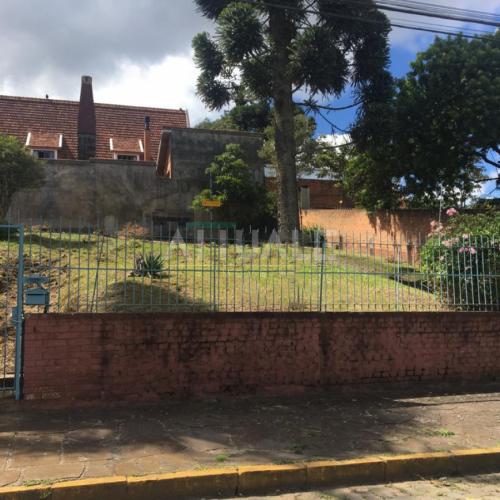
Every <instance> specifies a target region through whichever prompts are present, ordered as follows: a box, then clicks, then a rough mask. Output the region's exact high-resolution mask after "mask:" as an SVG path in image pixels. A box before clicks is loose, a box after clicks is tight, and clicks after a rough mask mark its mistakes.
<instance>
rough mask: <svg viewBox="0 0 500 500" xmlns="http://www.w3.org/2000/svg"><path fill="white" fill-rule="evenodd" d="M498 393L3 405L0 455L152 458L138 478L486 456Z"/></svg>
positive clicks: (346, 393)
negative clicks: (429, 455)
mask: <svg viewBox="0 0 500 500" xmlns="http://www.w3.org/2000/svg"><path fill="white" fill-rule="evenodd" d="M490 391H491V392H490ZM498 391H500V386H499V384H498V383H497V384H496V385H491V386H485V385H482V386H480V387H472V386H468V387H467V386H465V387H463V388H459V389H458V390H457V388H456V387H455V388H454V389H453V388H452V387H451V386H448V387H443V389H442V390H436V389H435V388H434V389H433V390H432V392H431V390H430V389H425V388H423V387H422V388H420V389H418V390H416V391H411V390H408V389H407V390H397V391H396V390H393V391H387V390H380V391H377V390H373V389H372V388H370V390H368V389H367V390H365V391H362V392H359V391H353V390H347V389H345V390H341V389H339V388H330V389H328V390H324V391H310V392H308V394H307V395H301V396H294V397H292V396H289V397H286V396H281V397H264V396H256V395H249V396H238V397H236V396H235V397H227V396H226V397H223V398H220V397H219V398H213V397H212V398H211V399H205V400H179V399H173V398H172V399H169V400H168V401H163V402H160V403H158V404H154V405H147V406H146V405H137V404H136V405H131V404H130V403H127V404H126V406H124V405H114V406H113V405H110V404H109V403H108V404H104V403H103V404H102V405H101V406H100V407H94V408H79V409H78V408H72V409H67V408H66V409H59V410H58V409H50V410H48V409H43V408H40V406H39V405H32V406H29V405H25V406H24V407H22V408H20V407H19V406H15V405H13V404H11V405H9V404H8V403H7V402H2V403H1V404H2V405H3V408H2V409H3V410H4V411H2V412H1V413H0V452H2V451H6V450H11V452H13V453H14V455H13V456H14V462H15V457H22V456H26V455H32V456H35V457H36V456H39V455H40V454H59V453H60V452H61V448H62V449H64V453H65V461H66V462H67V461H71V457H72V456H73V455H74V456H75V457H78V460H81V459H82V457H85V458H86V459H88V460H93V459H95V458H93V457H98V459H99V460H102V459H103V458H102V454H104V455H106V453H107V452H108V451H109V455H110V457H109V460H111V461H113V460H114V461H115V463H118V462H120V461H129V462H130V461H131V460H136V461H137V460H140V457H143V456H144V457H146V456H149V457H151V456H153V457H154V458H155V459H154V460H149V462H148V463H149V465H148V466H147V467H148V468H147V470H146V469H145V470H144V471H143V473H148V472H149V473H155V472H160V471H168V470H174V469H186V468H193V467H195V466H198V467H210V466H212V467H213V466H217V465H221V464H222V465H241V464H251V463H269V462H272V463H278V464H280V463H292V462H300V461H303V460H315V459H327V458H330V459H346V458H353V457H360V456H366V455H384V454H394V453H411V452H430V451H443V450H448V449H462V448H474V447H486V446H494V443H495V442H496V443H498V442H500V434H498V427H496V429H497V430H495V422H496V420H497V409H498V405H499V404H500V393H499V392H498ZM488 392H490V393H489V394H488ZM52 406H53V405H52ZM448 430H449V431H452V432H445V431H448ZM61 443H62V447H61ZM111 450H112V454H111ZM111 455H112V456H111ZM75 460H76V458H75ZM162 464H163V465H162Z"/></svg>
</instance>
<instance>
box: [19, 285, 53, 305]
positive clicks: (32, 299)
mask: <svg viewBox="0 0 500 500" xmlns="http://www.w3.org/2000/svg"><path fill="white" fill-rule="evenodd" d="M24 303H25V304H26V305H27V306H44V307H48V306H49V303H50V301H49V291H48V290H46V289H45V288H43V287H37V288H28V290H26V298H25V300H24Z"/></svg>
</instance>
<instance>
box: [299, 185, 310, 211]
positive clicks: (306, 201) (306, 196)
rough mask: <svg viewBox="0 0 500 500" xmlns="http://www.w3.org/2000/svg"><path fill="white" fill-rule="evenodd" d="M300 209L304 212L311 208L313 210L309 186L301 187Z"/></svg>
mask: <svg viewBox="0 0 500 500" xmlns="http://www.w3.org/2000/svg"><path fill="white" fill-rule="evenodd" d="M300 208H302V209H304V210H308V209H309V208H311V197H310V192H309V186H301V187H300Z"/></svg>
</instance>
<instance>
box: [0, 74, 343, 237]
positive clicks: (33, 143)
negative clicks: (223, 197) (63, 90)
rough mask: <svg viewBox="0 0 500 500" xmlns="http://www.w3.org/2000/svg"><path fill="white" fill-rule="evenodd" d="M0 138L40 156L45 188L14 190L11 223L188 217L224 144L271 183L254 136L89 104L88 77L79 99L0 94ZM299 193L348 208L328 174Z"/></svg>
mask: <svg viewBox="0 0 500 500" xmlns="http://www.w3.org/2000/svg"><path fill="white" fill-rule="evenodd" d="M0 134H7V135H13V136H15V137H17V138H18V139H19V140H20V141H21V142H22V143H24V144H25V145H26V147H27V148H28V149H30V150H31V152H32V154H33V155H34V156H36V157H37V158H40V159H43V160H45V164H44V168H45V171H46V182H45V185H44V186H43V187H41V188H40V189H38V190H37V191H29V192H28V191H26V192H24V191H21V192H19V193H17V194H16V195H15V197H14V199H13V202H12V204H11V207H10V212H9V217H10V220H11V221H12V222H25V221H28V220H29V221H33V220H38V221H40V222H42V221H43V222H50V221H57V222H58V223H59V224H60V223H63V224H67V225H72V224H75V223H77V222H78V223H80V221H84V222H85V223H86V224H91V225H95V224H99V223H103V221H104V222H105V224H106V226H107V227H110V228H111V227H118V226H122V225H124V224H126V223H129V222H138V223H145V224H156V225H159V224H161V225H165V224H166V225H169V226H170V225H171V223H175V224H178V223H184V222H187V221H190V220H192V219H193V216H194V213H193V211H192V209H191V208H190V206H191V202H192V200H193V198H194V197H195V196H196V195H197V194H198V193H199V192H200V191H201V190H202V189H205V188H207V187H208V185H209V179H208V176H207V174H206V169H207V167H208V166H209V165H210V163H211V162H212V161H213V159H214V157H215V156H216V155H219V154H221V153H222V152H224V150H225V148H226V146H227V145H228V144H231V143H237V144H239V145H240V146H241V148H242V150H243V153H244V156H245V159H246V162H247V163H248V164H249V165H250V167H251V168H252V170H253V171H254V176H255V180H256V182H265V183H266V185H267V186H268V188H269V189H275V188H276V179H275V178H273V176H272V175H270V176H269V175H267V176H265V173H264V171H265V168H264V165H263V163H262V160H261V159H260V158H259V154H258V152H259V150H260V148H261V146H262V136H261V135H259V134H255V133H249V132H240V131H234V130H204V129H199V128H191V127H190V123H189V115H188V112H187V111H186V110H183V109H161V108H151V107H139V106H124V105H118V104H101V103H94V98H93V88H92V78H91V77H90V76H83V77H82V79H81V90H80V100H79V101H67V100H58V99H50V98H49V97H48V96H47V97H46V98H45V99H40V98H31V97H16V96H0ZM268 170H269V169H268ZM299 190H300V192H299V194H300V200H301V207H302V209H303V211H305V210H308V209H316V208H320V209H328V208H340V207H343V208H348V207H349V206H351V202H350V201H349V200H347V199H346V198H345V197H344V196H343V195H342V192H341V190H340V188H339V187H338V186H337V185H336V183H335V182H334V181H332V180H322V179H314V178H300V179H299Z"/></svg>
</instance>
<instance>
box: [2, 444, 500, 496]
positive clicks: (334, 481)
mask: <svg viewBox="0 0 500 500" xmlns="http://www.w3.org/2000/svg"><path fill="white" fill-rule="evenodd" d="M478 472H500V447H498V448H485V449H477V450H459V451H450V452H437V453H416V454H411V455H395V456H373V457H366V458H359V459H354V460H325V461H319V462H306V463H298V464H290V465H256V466H253V465H248V466H241V467H234V468H230V467H228V468H224V469H212V470H203V471H182V472H173V473H168V474H155V475H149V476H139V477H137V476H129V477H127V476H112V477H104V478H97V479H83V480H78V481H66V482H60V483H54V484H52V485H40V486H18V487H7V488H0V500H18V499H22V500H25V499H27V500H32V499H33V500H34V499H36V500H39V499H41V498H46V499H50V500H91V499H92V500H93V499H97V498H98V499H107V498H112V499H113V500H122V499H123V500H139V499H143V498H147V499H148V500H155V499H158V500H163V499H169V498H172V499H180V498H207V497H219V498H227V497H234V496H238V495H241V496H247V495H252V494H258V493H274V492H276V491H301V490H305V489H318V488H323V487H336V486H354V485H359V484H370V483H372V484H377V483H378V484H381V483H387V482H393V481H403V480H405V481H408V480H413V479H420V478H426V477H429V478H430V477H436V476H442V475H457V474H471V473H478Z"/></svg>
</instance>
